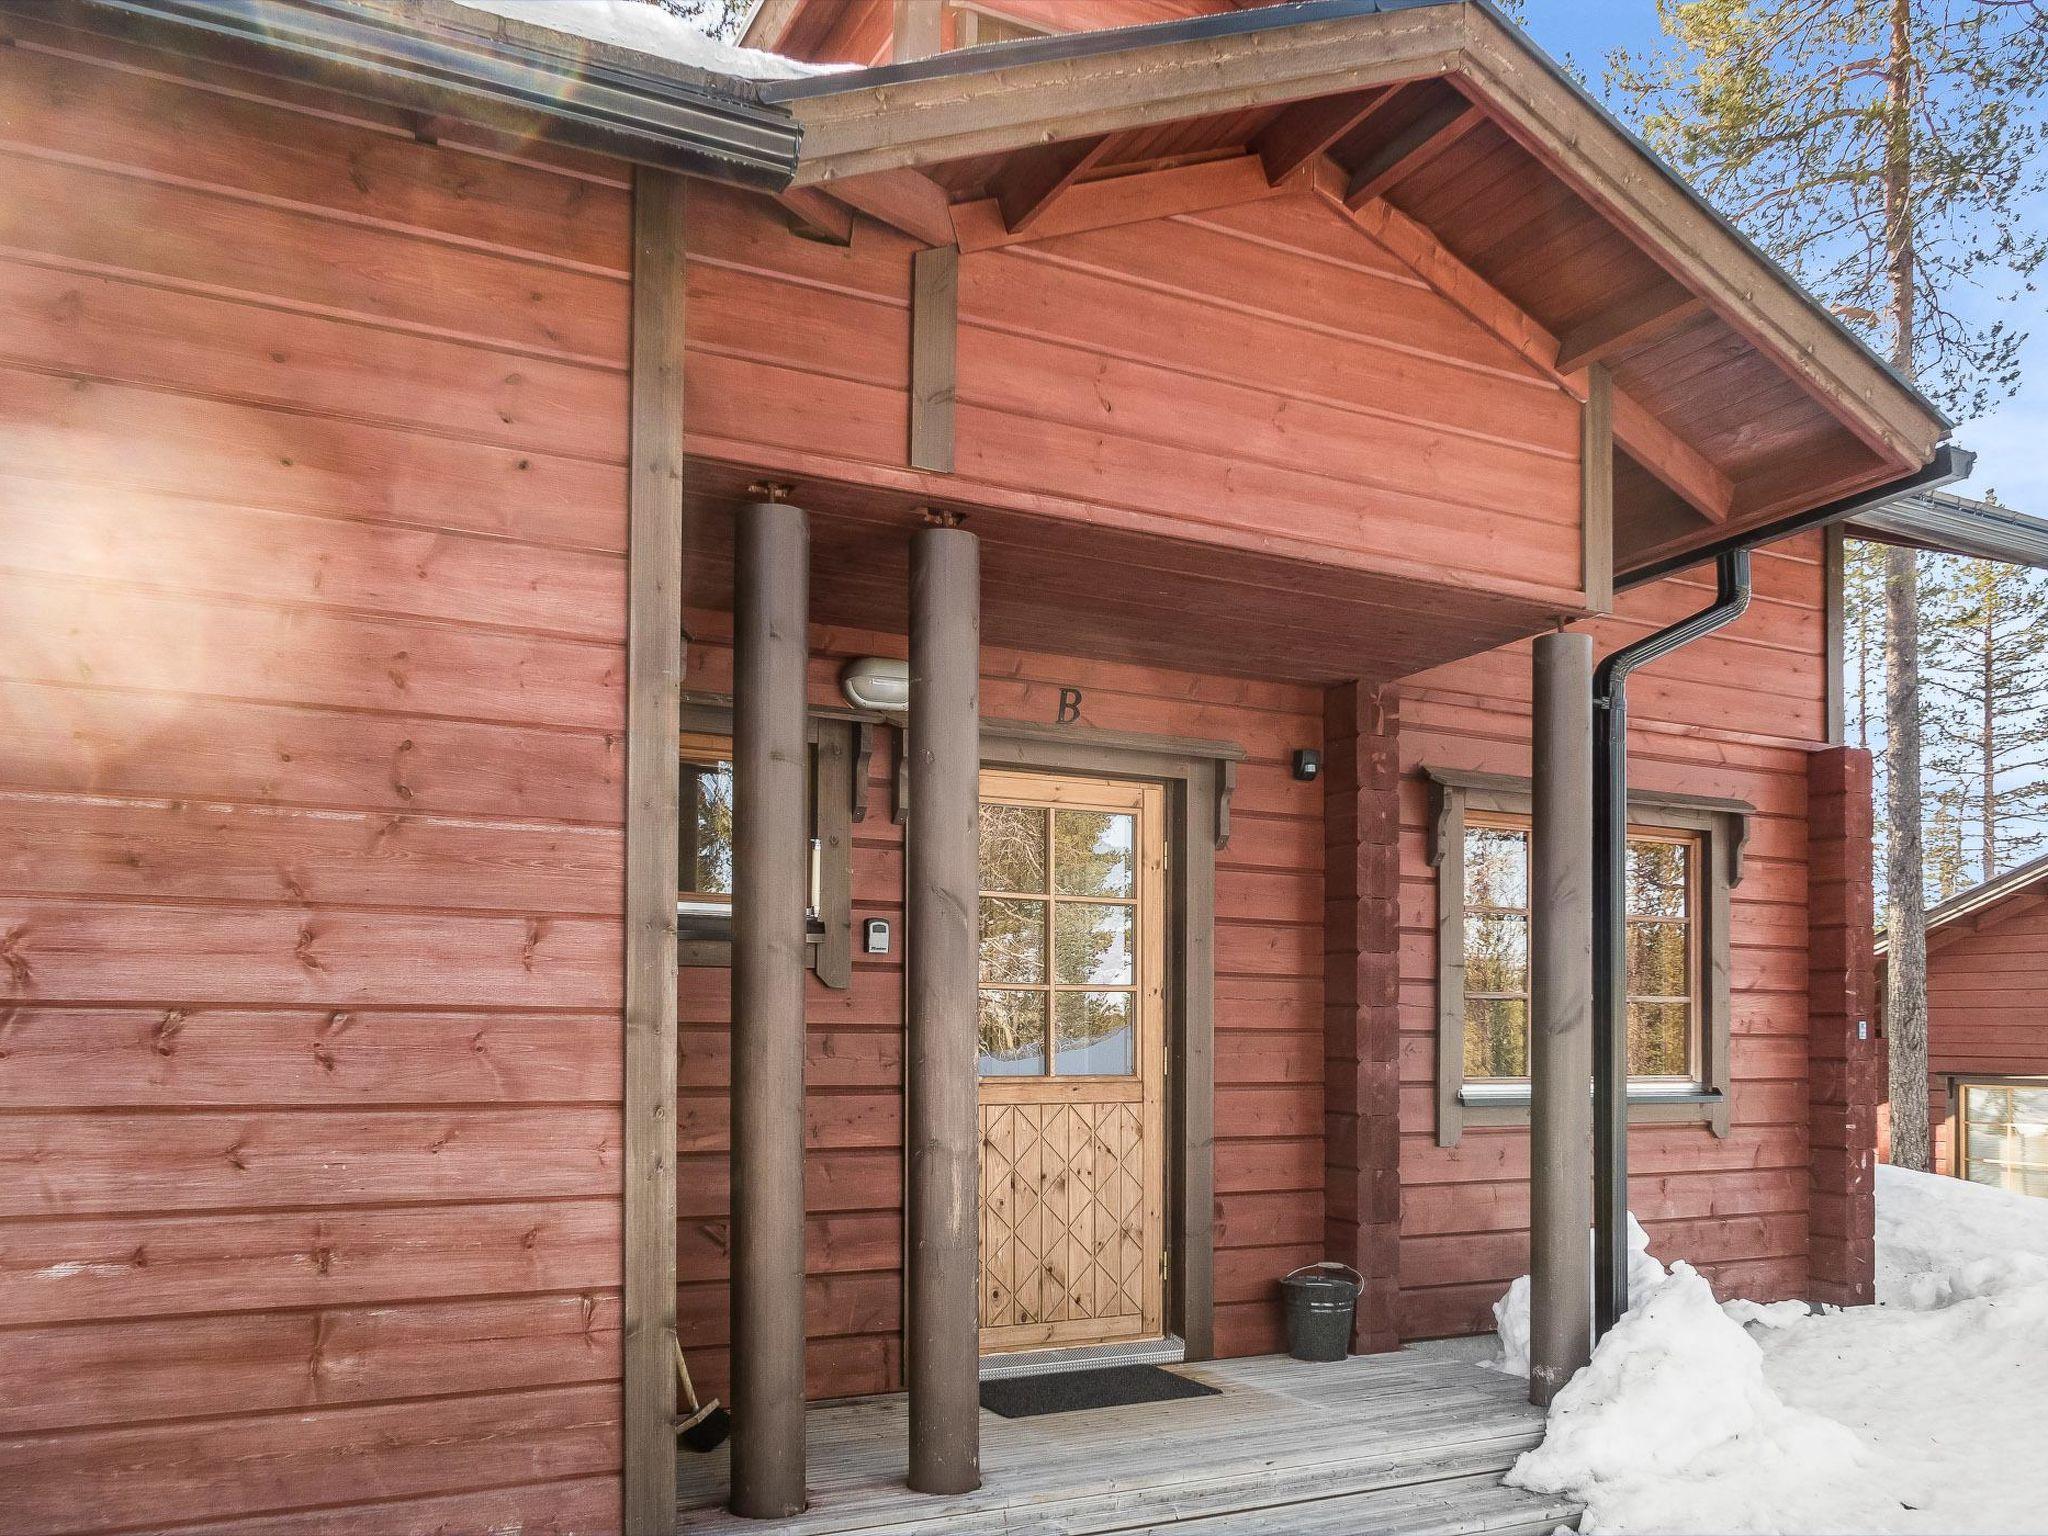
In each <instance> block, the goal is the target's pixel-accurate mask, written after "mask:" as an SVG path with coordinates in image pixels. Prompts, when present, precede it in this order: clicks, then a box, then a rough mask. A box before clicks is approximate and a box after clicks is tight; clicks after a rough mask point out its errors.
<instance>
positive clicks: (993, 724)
mask: <svg viewBox="0 0 2048 1536" xmlns="http://www.w3.org/2000/svg"><path fill="white" fill-rule="evenodd" d="M1243 757H1244V749H1243V748H1242V747H1239V746H1237V745H1235V744H1234V743H1230V742H1218V741H1198V740H1193V739H1190V738H1184V737H1167V736H1156V737H1155V736H1139V735H1132V734H1128V733H1124V732H1120V731H1099V730H1094V729H1092V728H1089V727H1086V726H1047V725H1040V724H1038V723H1036V722H1031V721H1008V720H989V719H984V720H983V721H982V722H981V766H982V767H983V768H998V769H1012V770H1017V771H1021V772H1033V773H1066V774H1079V775H1083V776H1086V777H1089V778H1099V779H1135V780H1140V781H1145V782H1150V783H1156V784H1159V785H1162V786H1163V787H1164V788H1165V790H1166V811H1165V826H1164V828H1163V829H1162V830H1163V831H1164V833H1165V839H1166V858H1167V876H1166V928H1167V931H1166V936H1165V937H1166V994H1167V995H1166V1010H1165V1020H1164V1022H1165V1027H1166V1102H1165V1111H1166V1126H1165V1130H1166V1154H1167V1155H1166V1167H1165V1174H1166V1212H1165V1218H1166V1219H1165V1231H1164V1233H1163V1241H1164V1242H1165V1245H1166V1287H1165V1295H1164V1297H1163V1307H1162V1319H1161V1320H1162V1323H1163V1325H1164V1327H1165V1328H1166V1330H1167V1331H1168V1332H1169V1333H1171V1334H1175V1335H1177V1336H1178V1337H1179V1338H1180V1340H1181V1342H1182V1345H1183V1348H1184V1350H1185V1354H1186V1358H1187V1359H1189V1360H1207V1359H1210V1358H1212V1357H1213V1356H1214V1354H1215V1209H1216V1201H1215V1166H1214V1143H1215V1109H1216V1056H1215V1035H1216V1022H1215V1002H1216V849H1217V847H1218V846H1219V844H1220V843H1221V842H1223V841H1225V840H1227V838H1228V836H1229V825H1230V823H1229V814H1228V804H1229V798H1228V797H1229V793H1230V790H1231V788H1232V787H1233V785H1234V783H1235V779H1236V765H1237V763H1238V762H1240V761H1241V760H1242V759H1243Z"/></svg>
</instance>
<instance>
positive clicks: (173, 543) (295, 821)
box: [0, 18, 628, 1536]
mask: <svg viewBox="0 0 2048 1536" xmlns="http://www.w3.org/2000/svg"><path fill="white" fill-rule="evenodd" d="M15 22H16V18H10V19H9V26H10V28H12V27H14V25H15ZM51 41H54V36H53V38H52V39H45V38H44V37H43V36H42V35H41V34H39V33H38V31H37V30H36V29H35V28H34V27H33V26H32V25H29V24H23V26H22V31H21V37H20V41H19V42H18V44H17V45H16V46H13V47H6V48H0V189H4V190H0V246H4V248H5V252H6V255H5V258H4V259H0V315H4V323H0V421H4V422H5V424H6V425H5V427H4V429H0V431H4V440H5V444H6V449H5V452H4V453H0V527H4V536H0V635H4V639H0V695H4V705H0V711H4V716H5V719H6V721H7V729H6V730H5V731H4V732H0V828H4V829H5V831H4V834H0V952H4V955H5V959H6V969H5V971H4V972H0V988H4V994H0V996H4V1007H0V1322H4V1324H5V1325H6V1326H4V1327H0V1379H4V1380H5V1381H6V1382H7V1384H8V1390H7V1398H6V1403H5V1406H4V1407H0V1489H4V1490H5V1491H4V1493H0V1530H7V1531H22V1532H36V1533H39V1536H49V1533H60V1532H73V1531H84V1530H95V1529H105V1528H115V1529H119V1528H128V1529H136V1528H144V1527H146V1528H149V1529H152V1530H170V1529H182V1528H185V1527H187V1526H197V1525H208V1526H209V1527H210V1526H211V1524H212V1522H217V1521H228V1520H237V1519H240V1518H243V1517H261V1518H262V1519H263V1520H264V1522H265V1524H264V1527H263V1528H264V1529H266V1530H272V1531H280V1532H296V1531H310V1530H313V1529H315V1528H317V1529H319V1530H321V1531H323V1532H334V1531H350V1530H358V1531H376V1532H394V1531H408V1530H428V1529H440V1528H460V1529H477V1528H484V1527H491V1528H499V1527H510V1526H513V1525H519V1526H522V1527H523V1528H525V1529H528V1530H541V1529H571V1528H573V1529H578V1530H590V1529H602V1528H604V1527H606V1526H608V1525H612V1524H614V1523H615V1522H616V1521H617V1519H618V1465H619V1443H618V1420H619V1385H618V1374H619V1365H618V1355H619V1350H618V1327H619V1285H620V1203H619V1202H620V1170H619V1130H620V1127H619V1099H620V1056H621V1024H620V1015H619V1008H620V977H621V971H620V965H621V959H620V933H619V908H620V896H621V884H622V858H621V821H622V813H623V801H622V794H621V788H620V778H619V773H620V765H619V734H620V730H621V727H622V723H623V705H622V683H623V677H624V654H623V649H622V643H621V642H622V637H623V634H624V618H625V607H624V574H625V560H624V557H623V550H624V539H625V479H626V475H625V468H624V463H625V454H626V433H625V414H624V403H625V397H626V372H625V361H626V324H627V309H628V288H627V281H626V267H627V213H628V200H627V193H626V190H625V187H624V185H623V183H622V180H621V178H620V177H619V176H618V174H617V173H616V172H615V171H614V170H610V169H607V168H605V167H602V166H599V165H597V164H595V163H585V162H581V161H575V160H563V159H559V158H556V159H550V160H547V161H542V160H539V159H536V158H532V157H530V156H522V155H519V154H517V153H513V154H509V155H505V154H483V153H472V152H469V151H466V150H463V149H459V148H455V147H452V146H442V147H434V146H430V145H427V144H423V143H420V142H418V141H417V140H416V139H415V138H414V137H413V135H412V133H411V132H410V129H409V127H408V126H407V125H406V124H404V123H402V122H401V121H399V120H398V118H397V116H396V115H395V114H379V113H378V112H376V111H375V110H374V109H370V108H367V107H365V106H363V105H362V104H360V103H344V102H339V101H333V100H321V101H317V102H316V101H315V100H314V99H313V98H309V97H295V98H294V99H297V100H303V101H305V102H306V104H307V105H308V106H309V107H311V106H315V105H317V106H318V107H319V109H320V110H318V111H315V110H296V109H294V108H293V107H291V106H289V105H285V104H281V103H279V102H278V101H276V100H274V99H266V98H268V97H269V96H270V95H271V89H270V88H269V87H267V86H265V85H263V84H262V83H261V82H257V81H253V80H248V79H243V78H240V77H235V76H231V75H226V74H219V75H213V76H209V77H208V78H209V79H210V80H212V81H213V82H215V84H213V85H206V84H198V83H190V82H181V81H180V80H177V79H173V78H170V77H169V76H168V75H166V74H165V73H163V72H162V71H163V66H164V61H163V60H162V59H161V58H160V57H156V56H149V55H142V54H133V55H131V54H126V53H122V52H119V51H113V52H111V53H110V55H109V56H108V57H107V58H105V59H102V58H98V57H94V58H87V57H81V56H77V55H73V54H69V53H67V52H64V51H62V49H61V45H59V48H58V51H52V50H51V48H50V47H46V46H45V43H46V42H51ZM237 1528H238V1529H240V1528H242V1527H239V1526H238V1527H237Z"/></svg>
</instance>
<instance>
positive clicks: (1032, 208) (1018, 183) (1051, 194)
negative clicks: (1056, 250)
mask: <svg viewBox="0 0 2048 1536" xmlns="http://www.w3.org/2000/svg"><path fill="white" fill-rule="evenodd" d="M1109 139H1110V136H1109V135H1108V134H1106V133H1103V134H1097V135H1096V136H1095V137H1093V138H1088V139H1068V140H1065V141H1064V142H1062V143H1058V144H1047V145H1044V146H1042V147H1040V148H1038V149H1027V150H1024V151H1022V152H1021V153H1019V154H1017V155H1014V156H1012V157H1011V159H1010V162H1009V164H1007V165H1005V166H1004V167H1003V168H1002V170H1001V172H999V173H998V174H997V176H996V178H995V184H994V187H993V190H994V192H995V195H996V203H997V205H998V206H999V207H1000V208H1001V209H1002V210H1003V224H1004V226H1005V227H1006V228H1007V229H1008V230H1009V231H1010V233H1011V234H1013V235H1021V234H1023V233H1024V231H1025V230H1027V229H1029V228H1030V227H1031V225H1032V223H1033V221H1034V220H1036V219H1037V218H1038V216H1039V215H1040V214H1042V213H1044V212H1045V210H1046V209H1047V208H1049V207H1051V206H1052V201H1053V199H1054V198H1056V197H1058V196H1059V195H1060V193H1062V192H1064V191H1065V190H1066V189H1067V188H1068V187H1070V186H1072V185H1073V184H1074V181H1075V179H1076V178H1077V177H1079V176H1080V175H1081V174H1082V173H1083V172H1085V171H1087V170H1089V169H1090V168H1092V167H1093V166H1094V165H1095V164H1096V163H1097V162H1099V161H1100V160H1101V159H1102V155H1103V151H1104V150H1106V149H1108V147H1109Z"/></svg>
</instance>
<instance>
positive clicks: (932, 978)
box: [905, 528, 981, 1493]
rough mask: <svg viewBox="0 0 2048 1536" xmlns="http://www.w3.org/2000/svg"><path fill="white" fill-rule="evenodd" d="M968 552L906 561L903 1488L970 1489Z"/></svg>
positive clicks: (975, 1229)
mask: <svg viewBox="0 0 2048 1536" xmlns="http://www.w3.org/2000/svg"><path fill="white" fill-rule="evenodd" d="M980 665H981V548H980V541H979V540H978V539H977V538H975V536H974V535H973V534H971V533H967V532H964V531H963V530H961V529H958V528H924V529H921V530H919V532H918V533H917V535H916V538H915V541H914V542H913V544H912V547H911V565H910V726H909V732H910V735H909V756H910V824H909V826H908V827H907V828H906V830H905V843H906V857H907V860H908V885H907V889H906V892H905V894H906V898H907V900H908V902H909V908H910V910H909V943H910V949H909V955H908V965H909V977H908V984H909V995H908V1000H907V1001H908V1048H909V1049H908V1055H909V1063H908V1065H909V1103H908V1106H907V1110H908V1121H907V1125H906V1134H907V1137H908V1144H909V1149H910V1190H909V1211H908V1218H909V1243H910V1283H909V1287H908V1290H909V1298H908V1299H909V1318H908V1323H909V1329H908V1337H907V1339H906V1342H905V1354H906V1369H905V1376H906V1378H907V1380H908V1385H909V1389H910V1486H911V1487H912V1488H913V1489H915V1490H917V1491H918V1492H919V1493H966V1492H969V1491H971V1490H972V1489H975V1488H979V1487H980V1486H981V1424H980V1417H981V1403H980V1380H979V1377H980V1363H981V1362H980V1278H979V1274H978V1265H979V1247H978V1245H979V1221H978V1218H979V1214H980V1180H979V1157H980V1128H979V1119H980V1116H979V1110H978V1103H977V1099H978V1095H977V1091H976V1088H977V1084H976V1073H977V1071H978V1061H979V1038H980V1037H979V1031H978V1026H977V1013H976V990H975V987H976V981H977V979H978V976H979V968H978V961H977V954H978V951H977V942H978V938H979V928H980V917H979V914H980V908H981V903H980V898H979V892H980V889H981V874H980V819H981V679H980Z"/></svg>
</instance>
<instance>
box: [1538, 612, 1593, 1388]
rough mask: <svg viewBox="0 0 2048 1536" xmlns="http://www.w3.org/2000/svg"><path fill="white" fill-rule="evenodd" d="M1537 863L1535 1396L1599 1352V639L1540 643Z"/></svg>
mask: <svg viewBox="0 0 2048 1536" xmlns="http://www.w3.org/2000/svg"><path fill="white" fill-rule="evenodd" d="M1534 680H1535V701H1534V709H1533V717H1532V725H1531V732H1530V745H1531V747H1532V749H1533V753H1534V758H1535V764H1534V767H1535V774H1534V783H1533V786H1532V788H1533V798H1532V804H1531V810H1532V813H1533V814H1532V816H1531V827H1532V830H1531V835H1530V845H1531V846H1530V870H1529V930H1530V931H1529V1004H1530V1010H1529V1011H1530V1020H1529V1024H1530V1031H1529V1092H1530V1105H1529V1207H1530V1223H1529V1227H1530V1230H1529V1276H1530V1281H1529V1285H1530V1290H1529V1400H1530V1401H1531V1402H1534V1403H1538V1404H1547V1403H1548V1402H1549V1401H1550V1400H1551V1398H1553V1397H1555V1396H1556V1395H1557V1393H1558V1390H1559V1389H1560V1388H1561V1387H1563V1386H1564V1384H1565V1383H1566V1382H1567V1381H1569V1380H1571V1378H1572V1373H1573V1372H1574V1371H1576V1370H1578V1368H1579V1367H1580V1366H1582V1365H1584V1364H1585V1363H1586V1360H1587V1358H1588V1356H1590V1355H1591V1353H1592V1349H1593V1315H1592V1289H1593V1272H1592V1264H1593V1257H1592V1227H1593V1098H1592V1092H1593V640H1592V637H1591V636H1590V635H1573V634H1562V633H1560V634H1550V635H1540V636H1538V637H1537V640H1536V659H1535V679H1534Z"/></svg>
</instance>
